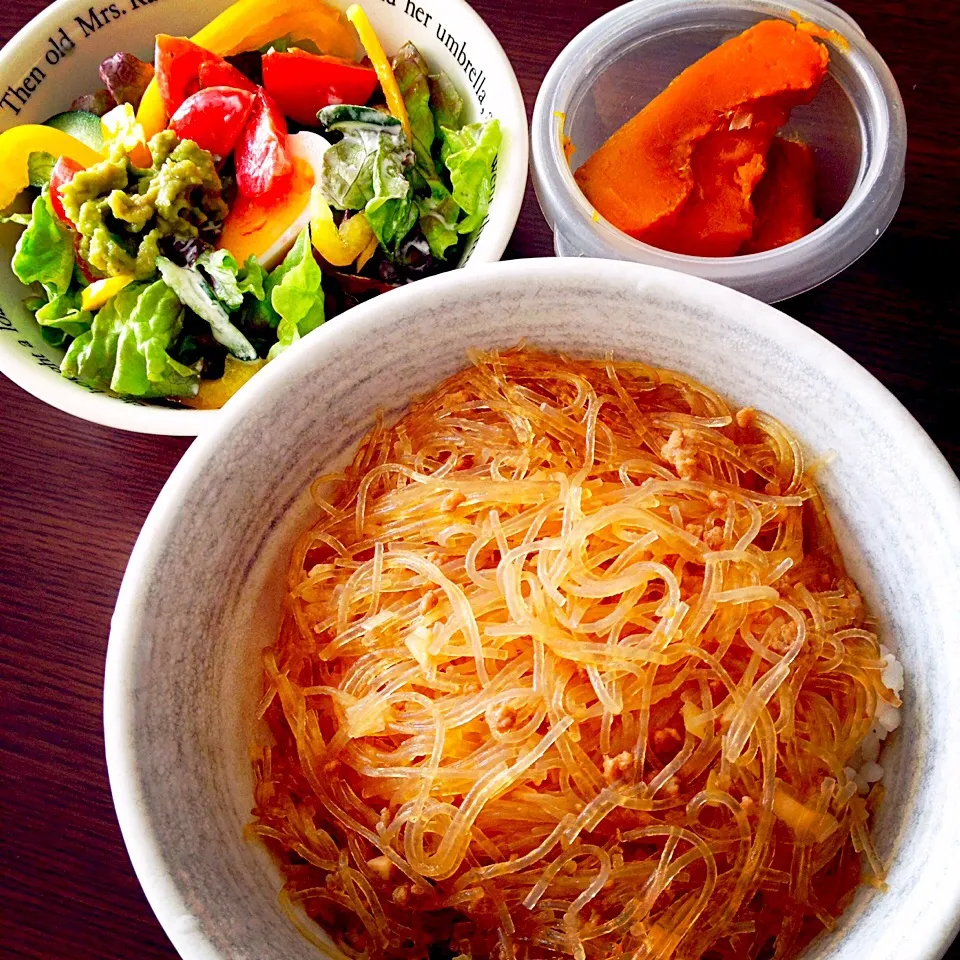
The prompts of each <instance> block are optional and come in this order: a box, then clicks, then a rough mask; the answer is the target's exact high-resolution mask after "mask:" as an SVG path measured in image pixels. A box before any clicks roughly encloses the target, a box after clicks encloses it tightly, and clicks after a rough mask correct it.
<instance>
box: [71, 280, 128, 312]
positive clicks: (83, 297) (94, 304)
mask: <svg viewBox="0 0 960 960" xmlns="http://www.w3.org/2000/svg"><path fill="white" fill-rule="evenodd" d="M131 283H133V277H132V276H131V275H130V274H129V273H121V274H120V275H119V276H116V277H106V278H105V279H103V280H95V281H94V282H93V283H91V284H90V286H89V287H84V288H83V291H82V293H81V294H80V309H81V310H91V311H93V310H99V309H100V308H101V307H102V306H103V305H104V304H105V303H106V302H107V301H108V300H112V299H113V298H114V297H115V296H116V295H117V294H118V293H119V292H120V291H121V290H122V289H123V288H124V287H125V286H127V285H128V284H131Z"/></svg>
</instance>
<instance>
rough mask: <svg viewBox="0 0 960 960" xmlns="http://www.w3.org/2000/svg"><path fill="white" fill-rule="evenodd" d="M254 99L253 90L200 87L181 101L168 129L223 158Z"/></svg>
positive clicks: (233, 143)
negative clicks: (204, 88) (249, 91)
mask: <svg viewBox="0 0 960 960" xmlns="http://www.w3.org/2000/svg"><path fill="white" fill-rule="evenodd" d="M255 101H256V97H255V96H254V95H253V94H252V93H248V92H247V91H246V90H237V89H236V88H235V87H210V88H208V89H206V90H200V91H198V92H197V93H195V94H193V95H192V96H190V97H187V99H186V100H184V101H183V103H181V104H180V106H179V107H178V108H177V112H176V113H174V115H173V116H172V117H171V118H170V129H171V130H173V132H174V133H175V134H176V135H177V136H178V137H179V138H180V139H181V140H193V142H194V143H196V145H197V146H198V147H200V149H201V150H207V151H208V152H210V153H212V154H213V155H214V156H215V157H218V158H219V159H221V160H222V159H224V158H225V157H227V156H229V155H230V152H231V151H232V150H233V148H234V145H235V144H236V142H237V139H238V138H239V136H240V133H241V131H242V130H243V128H244V125H245V124H246V122H247V117H248V116H249V115H250V111H251V110H252V109H253V105H254V102H255Z"/></svg>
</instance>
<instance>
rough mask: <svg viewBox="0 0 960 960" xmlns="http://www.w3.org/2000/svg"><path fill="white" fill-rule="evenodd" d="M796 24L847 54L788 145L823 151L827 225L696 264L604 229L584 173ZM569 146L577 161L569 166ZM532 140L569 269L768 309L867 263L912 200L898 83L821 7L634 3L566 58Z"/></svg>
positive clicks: (792, 129)
mask: <svg viewBox="0 0 960 960" xmlns="http://www.w3.org/2000/svg"><path fill="white" fill-rule="evenodd" d="M797 14H799V16H801V17H802V18H803V19H804V20H809V21H812V22H813V23H816V24H818V25H819V26H821V27H823V28H825V29H827V30H833V31H836V32H837V33H839V34H840V35H841V36H842V37H843V38H845V40H846V41H847V43H846V44H842V43H836V42H832V41H830V42H828V45H829V48H830V71H829V75H828V76H827V79H826V80H825V81H824V84H823V87H822V88H821V90H820V93H819V94H818V96H817V97H816V99H815V100H814V101H813V102H812V103H810V104H808V105H806V106H803V107H798V108H796V109H795V110H794V111H793V113H792V114H791V116H790V120H789V122H788V124H787V126H786V128H785V129H784V130H783V131H781V132H785V133H787V134H791V133H794V134H798V135H799V136H800V137H802V139H803V140H804V141H805V142H806V143H808V144H809V145H810V146H811V147H812V148H813V150H814V153H815V156H816V161H817V170H818V203H819V208H820V213H821V216H823V217H824V219H825V222H824V223H823V225H822V226H820V227H818V228H817V229H816V230H815V231H813V233H810V234H808V235H807V236H805V237H803V238H802V239H800V240H796V241H794V242H793V243H790V244H787V245H786V246H783V247H779V248H777V249H774V250H769V251H765V252H763V253H754V254H748V255H745V256H737V257H693V256H686V255H684V254H678V253H671V252H669V251H666V250H660V249H658V248H657V247H653V246H650V245H649V244H646V243H641V242H640V241H638V240H634V239H633V238H632V237H630V236H627V234H625V233H622V232H621V231H620V230H618V229H617V228H616V227H614V226H613V225H612V224H610V223H609V222H607V221H606V220H605V219H603V218H602V217H600V216H599V215H598V214H597V212H596V211H595V210H594V208H593V206H592V205H591V204H590V202H589V201H588V200H587V199H586V197H585V196H584V195H583V194H582V193H581V191H580V189H579V187H578V186H577V184H576V181H575V180H574V178H573V170H574V169H576V168H577V167H578V166H579V165H580V164H582V163H584V162H585V161H586V160H587V159H588V158H589V157H590V156H591V154H592V153H593V152H594V151H595V150H596V149H597V148H598V147H599V146H600V145H601V144H602V143H603V142H604V141H605V140H606V139H607V137H609V136H610V134H612V133H613V132H614V131H615V130H617V129H618V128H619V127H620V126H622V124H623V123H625V122H626V121H627V120H628V119H629V118H630V117H632V116H633V115H634V114H635V113H637V112H638V111H639V110H640V109H641V108H642V107H643V106H645V105H646V104H647V103H648V102H649V101H650V100H652V99H653V97H655V96H656V95H657V94H658V93H659V92H660V91H661V90H662V89H663V88H664V87H665V86H666V85H667V84H668V83H669V82H670V81H671V80H672V79H673V78H674V77H676V76H677V74H679V73H680V72H681V71H682V70H683V69H684V68H685V67H687V66H689V65H690V64H691V63H693V62H694V61H696V60H697V59H699V58H700V57H701V56H703V55H704V54H705V53H707V52H708V51H710V50H712V49H713V48H715V47H717V46H718V45H719V44H721V43H722V42H723V41H724V40H726V39H728V38H729V37H731V36H734V35H735V34H737V33H740V32H742V31H743V30H745V29H747V28H748V27H750V26H752V25H753V24H754V23H756V22H758V21H759V20H763V19H767V18H772V17H776V18H779V19H782V20H790V19H794V17H795V15H797ZM563 133H565V134H566V135H567V136H569V137H570V139H571V140H572V141H573V144H574V145H575V147H576V153H575V154H574V155H573V157H572V159H571V161H570V162H568V161H567V159H566V157H565V155H564V152H563V147H562V140H561V137H562V134H563ZM531 135H532V147H533V153H532V160H533V179H534V185H535V187H536V191H537V197H538V199H539V201H540V207H541V209H542V210H543V214H544V216H545V217H546V219H547V221H548V223H549V224H550V226H551V227H552V229H553V233H554V248H555V250H556V252H557V255H558V256H561V257H570V256H581V257H606V258H608V259H614V260H632V261H635V262H639V263H650V264H655V265H656V266H662V267H667V268H670V269H673V270H680V271H682V272H684V273H690V274H695V275H696V276H700V277H704V278H706V279H708V280H715V281H717V282H719V283H723V284H726V285H727V286H729V287H734V288H735V289H737V290H742V291H743V292H744V293H748V294H750V295H751V296H754V297H757V298H758V299H760V300H765V301H767V302H768V303H775V302H776V301H778V300H783V299H785V298H786V297H791V296H794V295H796V294H798V293H803V292H804V291H805V290H809V289H811V288H812V287H815V286H817V285H818V284H820V283H823V282H824V281H825V280H829V279H830V277H832V276H834V275H836V274H837V273H839V272H840V271H841V270H843V269H845V268H846V267H848V266H849V265H850V264H851V263H853V261H854V260H856V259H857V258H858V257H860V256H862V255H863V254H864V253H865V252H866V251H867V250H868V249H869V248H870V247H871V246H872V245H873V244H874V243H875V242H876V240H877V239H878V238H879V236H880V234H882V233H883V231H884V230H885V229H886V228H887V226H888V225H889V223H890V221H891V220H892V219H893V216H894V214H895V213H896V211H897V207H898V206H899V204H900V198H901V197H902V195H903V169H904V158H905V156H906V146H907V125H906V118H905V115H904V110H903V100H902V99H901V97H900V91H899V90H898V89H897V84H896V81H895V80H894V79H893V75H892V74H891V73H890V70H889V68H888V67H887V65H886V64H885V63H884V61H883V59H882V58H881V57H880V55H879V54H878V53H877V51H876V50H875V49H874V48H873V47H872V46H871V45H870V44H869V43H868V42H867V39H866V37H865V36H864V35H863V32H862V31H861V30H860V28H859V26H858V25H857V23H856V22H855V21H854V20H853V19H851V18H850V17H849V16H848V15H847V14H846V13H844V12H843V11H842V10H840V9H839V8H838V7H836V6H834V5H833V4H831V3H826V2H823V0H786V2H778V0H740V2H730V0H633V2H631V3H627V4H625V5H624V6H622V7H618V8H617V9H616V10H613V11H611V12H610V13H608V14H607V15H606V16H604V17H601V18H600V19H599V20H597V21H596V22H594V23H593V24H591V25H590V26H589V27H587V29H586V30H584V31H583V32H582V33H580V34H579V35H578V36H577V37H575V38H574V39H573V41H571V43H570V44H568V46H567V47H566V49H564V51H563V52H562V53H561V54H560V56H559V57H558V58H557V60H556V62H555V63H554V64H553V66H552V67H551V68H550V71H549V73H548V74H547V76H546V79H545V80H544V82H543V86H542V87H541V88H540V93H539V95H538V96H537V103H536V107H535V109H534V113H533V125H532V134H531ZM571 164H572V168H571Z"/></svg>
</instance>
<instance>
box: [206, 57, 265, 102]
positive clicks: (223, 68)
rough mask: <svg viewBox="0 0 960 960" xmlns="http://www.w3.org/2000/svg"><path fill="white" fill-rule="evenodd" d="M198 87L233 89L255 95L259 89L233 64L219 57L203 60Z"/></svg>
mask: <svg viewBox="0 0 960 960" xmlns="http://www.w3.org/2000/svg"><path fill="white" fill-rule="evenodd" d="M200 86H201V87H235V88H236V89H237V90H246V91H247V93H256V92H257V90H259V89H260V88H259V87H258V86H257V85H256V84H255V83H254V82H253V81H252V80H251V79H250V78H249V77H246V76H244V75H243V74H242V73H241V72H240V71H239V70H238V69H237V68H236V67H235V66H233V64H231V63H227V61H226V60H221V59H220V58H219V57H217V59H216V60H204V61H203V63H201V64H200Z"/></svg>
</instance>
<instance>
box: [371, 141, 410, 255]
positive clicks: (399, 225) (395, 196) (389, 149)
mask: <svg viewBox="0 0 960 960" xmlns="http://www.w3.org/2000/svg"><path fill="white" fill-rule="evenodd" d="M407 158H408V155H406V154H402V153H400V152H399V151H398V150H397V149H396V147H395V145H394V144H393V143H392V142H391V140H390V138H387V137H381V139H380V146H379V149H378V150H377V154H376V157H375V159H374V164H373V197H371V199H370V200H369V201H368V203H367V205H366V207H364V211H363V212H364V214H366V217H367V220H368V221H369V222H370V226H371V228H372V229H373V232H374V234H375V235H376V237H377V240H378V241H379V243H380V246H381V247H383V248H384V250H387V251H394V250H396V248H397V244H398V243H399V242H400V241H401V240H402V239H403V238H404V237H405V236H406V235H407V234H408V233H409V232H410V231H411V230H412V229H413V228H414V226H415V225H416V222H417V217H418V216H419V211H418V209H417V205H416V203H415V202H414V199H413V190H412V188H411V186H410V183H409V181H408V180H407V178H406V170H405V165H408V164H407Z"/></svg>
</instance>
